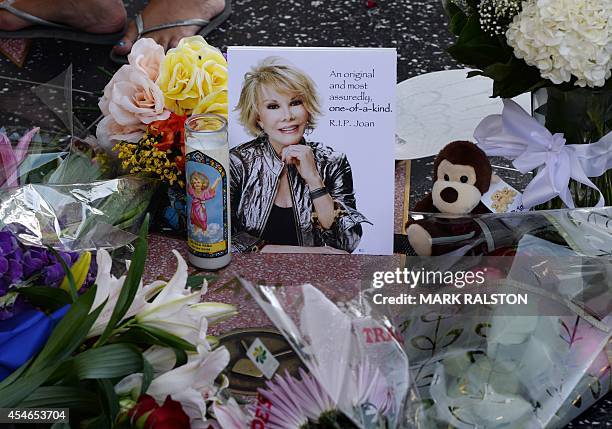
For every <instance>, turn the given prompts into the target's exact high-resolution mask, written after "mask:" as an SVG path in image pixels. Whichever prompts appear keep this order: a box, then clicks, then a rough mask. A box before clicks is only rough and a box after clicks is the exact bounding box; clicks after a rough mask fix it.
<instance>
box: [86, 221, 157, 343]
mask: <svg viewBox="0 0 612 429" xmlns="http://www.w3.org/2000/svg"><path fill="white" fill-rule="evenodd" d="M148 231H149V215H148V214H147V216H146V217H145V219H144V222H143V223H142V226H141V228H140V233H139V236H138V239H137V240H136V249H135V251H134V258H133V259H132V263H131V264H130V269H129V270H128V273H127V276H126V279H125V282H124V283H123V287H122V288H121V292H120V293H119V297H118V298H117V303H116V304H115V308H114V309H113V313H112V315H111V317H110V320H109V322H108V324H107V325H106V329H104V332H103V333H102V335H101V336H100V338H99V339H98V341H97V342H96V346H99V345H103V344H104V343H105V342H106V341H107V340H108V339H109V338H110V336H111V334H112V333H113V330H114V329H115V326H116V325H117V323H119V322H120V321H121V319H122V318H123V316H125V313H127V311H128V310H129V308H130V306H131V305H132V302H133V301H134V297H135V296H136V292H137V291H138V288H139V287H140V279H141V278H142V273H143V272H144V265H145V260H146V259H147V234H148Z"/></svg>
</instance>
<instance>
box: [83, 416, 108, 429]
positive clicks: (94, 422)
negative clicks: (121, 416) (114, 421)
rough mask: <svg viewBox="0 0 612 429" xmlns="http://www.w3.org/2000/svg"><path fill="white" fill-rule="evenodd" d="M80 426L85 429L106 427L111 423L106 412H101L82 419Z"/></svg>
mask: <svg viewBox="0 0 612 429" xmlns="http://www.w3.org/2000/svg"><path fill="white" fill-rule="evenodd" d="M82 426H83V427H84V428H85V429H108V428H110V427H111V423H110V421H109V420H108V416H107V415H106V414H101V415H99V416H97V417H95V418H93V419H88V420H84V421H83V422H82Z"/></svg>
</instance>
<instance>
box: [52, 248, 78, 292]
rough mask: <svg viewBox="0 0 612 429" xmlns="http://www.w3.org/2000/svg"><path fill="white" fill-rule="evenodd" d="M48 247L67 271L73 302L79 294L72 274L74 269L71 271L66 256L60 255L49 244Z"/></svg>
mask: <svg viewBox="0 0 612 429" xmlns="http://www.w3.org/2000/svg"><path fill="white" fill-rule="evenodd" d="M47 249H48V250H49V251H50V252H51V253H53V255H55V257H56V259H57V260H58V262H59V263H60V264H61V265H62V268H63V269H64V272H65V273H66V279H68V286H69V287H70V296H71V297H72V302H74V301H76V300H77V298H78V297H79V295H78V293H77V289H76V286H75V283H74V276H73V275H72V271H70V267H69V266H68V264H66V261H64V258H62V257H61V256H60V254H59V252H58V251H57V250H55V249H54V248H53V247H51V246H47Z"/></svg>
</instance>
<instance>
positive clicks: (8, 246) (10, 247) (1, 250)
mask: <svg viewBox="0 0 612 429" xmlns="http://www.w3.org/2000/svg"><path fill="white" fill-rule="evenodd" d="M17 247H18V246H17V240H16V239H15V237H14V236H13V234H12V233H11V232H9V231H0V255H9V254H11V253H12V252H14V251H15V249H16V248H17Z"/></svg>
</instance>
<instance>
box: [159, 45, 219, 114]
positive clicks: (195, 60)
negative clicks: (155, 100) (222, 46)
mask: <svg viewBox="0 0 612 429" xmlns="http://www.w3.org/2000/svg"><path fill="white" fill-rule="evenodd" d="M156 83H157V85H158V86H159V87H160V88H161V90H162V92H163V94H164V102H165V105H166V108H168V109H169V110H171V111H172V112H174V113H176V114H177V115H191V114H198V113H217V114H219V115H223V116H225V117H227V61H226V59H225V57H224V56H223V54H222V53H221V51H219V50H218V49H217V48H215V47H213V46H210V45H209V44H208V43H206V41H205V40H204V38H203V37H202V36H192V37H186V38H184V39H182V40H181V41H180V42H179V44H178V46H177V47H176V48H174V49H170V50H169V51H168V53H167V54H166V56H165V58H164V60H163V62H162V66H161V73H160V75H159V78H158V79H157V82H156Z"/></svg>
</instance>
